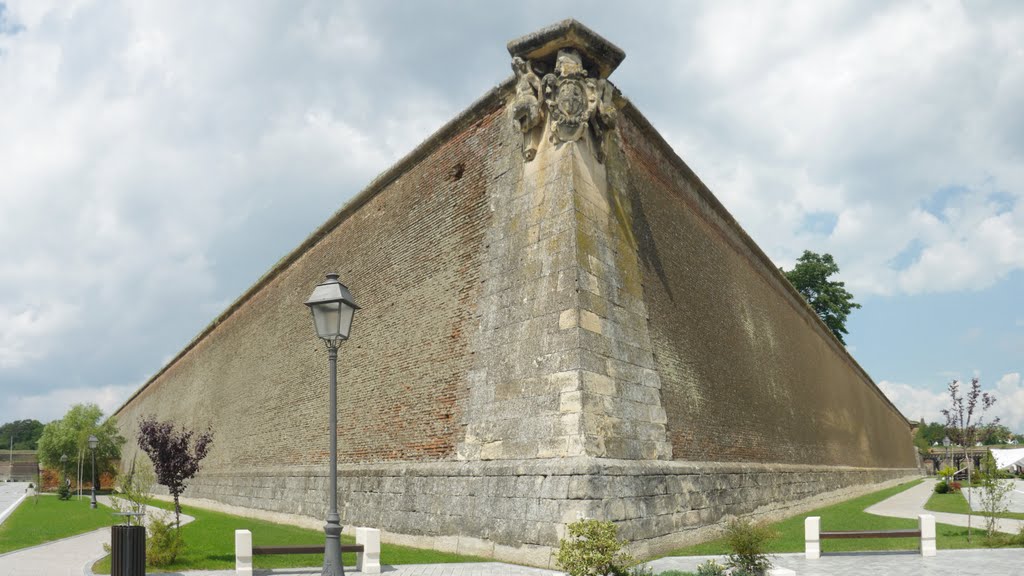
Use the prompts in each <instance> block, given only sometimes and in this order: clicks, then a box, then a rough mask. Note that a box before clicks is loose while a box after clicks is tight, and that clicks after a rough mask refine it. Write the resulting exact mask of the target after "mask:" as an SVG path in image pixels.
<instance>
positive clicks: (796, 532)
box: [667, 480, 985, 556]
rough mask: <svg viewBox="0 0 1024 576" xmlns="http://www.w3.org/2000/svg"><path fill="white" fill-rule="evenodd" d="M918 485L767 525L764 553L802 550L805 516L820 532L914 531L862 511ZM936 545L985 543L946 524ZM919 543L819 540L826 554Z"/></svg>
mask: <svg viewBox="0 0 1024 576" xmlns="http://www.w3.org/2000/svg"><path fill="white" fill-rule="evenodd" d="M920 482H922V481H921V480H915V481H913V482H908V483H906V484H901V485H899V486H894V487H892V488H886V489H885V490H879V491H878V492H873V493H871V494H865V495H863V496H860V497H857V498H853V499H852V500H847V501H845V502H840V503H839V504H833V505H832V506H826V507H824V508H819V509H817V510H812V511H810V512H806V513H804V514H800V515H799V516H794V517H792V518H788V519H786V520H783V521H781V522H775V523H774V524H770V525H769V526H770V527H771V529H772V530H774V531H775V532H776V533H777V537H776V538H774V539H772V540H771V541H770V542H769V543H768V546H767V548H768V552H770V553H773V554H779V553H783V552H803V551H804V518H806V517H808V516H820V517H821V529H822V531H833V530H900V529H903V530H905V529H912V528H917V520H910V519H903V518H887V517H884V516H875V515H873V514H868V513H867V512H865V511H864V509H865V508H867V507H869V506H871V505H873V504H876V503H878V502H881V501H882V500H885V499H886V498H889V497H890V496H893V495H895V494H898V493H900V492H903V491H904V490H907V489H909V488H911V487H913V486H916V485H917V484H919V483H920ZM935 530H936V545H937V547H938V548H941V549H950V548H980V547H983V546H984V545H985V544H984V542H983V540H984V539H983V538H980V537H979V536H978V534H977V531H975V532H976V533H975V537H974V538H973V539H972V541H971V542H968V541H967V528H961V527H959V526H950V525H948V524H936V526H935ZM919 542H920V540H918V539H917V538H865V539H860V538H857V539H848V540H847V539H842V540H822V541H821V551H822V552H823V553H828V552H852V551H868V550H870V551H883V550H916V549H917V548H918V546H919ZM728 552H729V548H728V546H727V545H726V543H725V539H724V538H719V539H717V540H712V541H709V542H704V543H702V544H697V545H695V546H688V547H685V548H680V549H678V550H674V551H672V552H670V553H669V554H667V556H700V555H714V554H727V553H728Z"/></svg>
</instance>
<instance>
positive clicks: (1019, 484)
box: [963, 480, 1024, 512]
mask: <svg viewBox="0 0 1024 576" xmlns="http://www.w3.org/2000/svg"><path fill="white" fill-rule="evenodd" d="M1007 482H1012V483H1013V487H1012V488H1011V489H1010V492H1009V493H1008V494H1007V495H1006V504H1007V512H1024V480H1007ZM982 490H983V489H982V488H964V489H963V492H964V497H965V498H966V497H967V493H970V494H971V499H970V502H971V509H972V510H975V511H978V510H981V509H982V504H981V494H982Z"/></svg>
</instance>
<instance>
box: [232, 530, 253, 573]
mask: <svg viewBox="0 0 1024 576" xmlns="http://www.w3.org/2000/svg"><path fill="white" fill-rule="evenodd" d="M235 574H237V575H238V576H252V532H250V531H248V530H235Z"/></svg>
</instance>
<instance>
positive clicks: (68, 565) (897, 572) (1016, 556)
mask: <svg viewBox="0 0 1024 576" xmlns="http://www.w3.org/2000/svg"><path fill="white" fill-rule="evenodd" d="M932 487H933V483H931V482H924V483H923V484H921V485H920V486H915V487H914V488H911V489H910V490H907V491H904V492H901V493H900V494H897V495H896V496H893V497H892V498H889V499H888V500H885V501H883V502H880V503H878V504H876V505H874V506H872V507H870V508H868V512H870V513H872V514H879V515H882V516H895V517H899V518H917V515H918V514H921V513H924V503H925V502H926V501H927V500H928V497H929V496H930V494H931V490H932ZM100 498H101V499H104V500H106V497H100ZM105 503H106V502H105ZM928 513H929V514H933V513H932V512H928ZM934 514H935V517H936V520H937V521H938V522H941V523H945V524H954V525H960V526H966V517H964V516H962V515H958V514H943V513H934ZM191 520H192V518H189V517H186V516H182V523H185V522H188V521H191ZM1021 524H1024V522H1022V521H1019V520H1001V525H1000V529H1005V530H1006V531H1009V532H1013V533H1016V531H1017V530H1018V529H1019V526H1020V525H1021ZM104 542H106V543H109V542H110V530H109V529H102V530H96V531H94V532H89V533H87V534H82V535H79V536H74V537H72V538H66V539H64V540H59V541H56V542H51V543H48V544H44V545H41V546H37V547H35V548H29V549H25V550H19V551H17V552H11V553H9V554H6V555H0V576H65V575H67V576H79V575H82V574H86V575H88V574H91V571H90V570H89V567H90V566H92V563H93V562H95V561H96V560H98V559H99V558H100V557H102V556H103V555H104V553H103V543H104ZM709 558H714V559H716V560H717V561H718V562H719V563H724V562H725V559H724V558H722V557H712V556H678V557H668V558H660V559H658V560H655V561H653V562H651V563H650V564H649V566H650V567H651V568H652V569H653V570H654V573H655V574H657V573H658V572H663V571H666V570H683V571H695V570H696V567H697V565H698V564H701V563H703V562H705V561H706V560H708V559H709ZM773 563H774V565H775V566H776V567H779V568H788V569H790V570H794V571H796V573H797V574H798V575H800V576H854V575H856V576H862V575H864V574H869V575H871V576H888V575H893V576H1019V575H1021V574H1024V550H1022V549H1020V548H1015V549H996V550H989V549H978V550H939V553H938V555H937V556H935V557H931V558H923V557H921V556H920V555H919V554H917V553H914V552H874V553H866V552H857V553H831V554H826V555H824V556H823V557H822V558H820V559H818V560H807V559H805V558H804V556H803V554H780V555H777V556H774V557H773ZM383 568H384V570H383V574H385V575H386V576H477V575H480V576H483V575H488V576H491V575H497V576H560V574H561V573H559V572H555V571H553V570H544V569H541V568H530V567H526V566H516V565H513V564H504V563H501V562H479V563H467V564H407V565H401V566H384V567H383ZM346 573H349V574H360V573H359V572H355V571H354V570H352V569H346ZM170 574H177V575H187V576H233V575H234V570H214V571H191V572H184V573H168V575H170ZM254 574H256V575H259V576H306V575H310V576H313V575H318V574H320V569H319V568H291V569H280V568H279V569H274V570H255V571H254Z"/></svg>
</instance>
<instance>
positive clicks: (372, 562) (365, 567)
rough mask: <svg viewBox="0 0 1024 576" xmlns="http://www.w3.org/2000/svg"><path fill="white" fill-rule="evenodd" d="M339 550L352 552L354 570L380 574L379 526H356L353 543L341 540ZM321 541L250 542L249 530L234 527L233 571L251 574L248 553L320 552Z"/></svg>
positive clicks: (240, 575)
mask: <svg viewBox="0 0 1024 576" xmlns="http://www.w3.org/2000/svg"><path fill="white" fill-rule="evenodd" d="M341 551H342V553H344V552H355V553H356V571H357V572H362V573H363V574H380V530H377V529H375V528H356V543H355V544H342V545H341ZM323 553H324V545H323V544H316V545H311V546H253V545H252V532H250V531H248V530H235V573H236V574H237V575H238V576H252V557H253V556H261V555H265V554H323Z"/></svg>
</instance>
